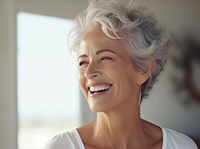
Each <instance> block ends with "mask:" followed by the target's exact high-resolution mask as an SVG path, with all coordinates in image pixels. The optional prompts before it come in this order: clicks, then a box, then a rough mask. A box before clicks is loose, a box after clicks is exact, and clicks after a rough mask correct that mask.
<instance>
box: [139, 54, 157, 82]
mask: <svg viewBox="0 0 200 149" xmlns="http://www.w3.org/2000/svg"><path fill="white" fill-rule="evenodd" d="M154 66H155V61H154V59H153V58H150V59H148V60H147V62H146V69H145V70H143V69H141V70H140V71H139V75H138V79H137V83H138V84H139V85H142V84H143V83H145V82H146V81H147V80H148V79H149V77H150V76H151V74H152V72H153V69H154Z"/></svg>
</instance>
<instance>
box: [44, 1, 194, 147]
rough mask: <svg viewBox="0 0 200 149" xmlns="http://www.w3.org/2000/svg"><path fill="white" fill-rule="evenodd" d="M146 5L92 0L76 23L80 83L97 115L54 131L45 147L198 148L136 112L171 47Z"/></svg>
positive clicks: (74, 46) (165, 34) (162, 66)
mask: <svg viewBox="0 0 200 149" xmlns="http://www.w3.org/2000/svg"><path fill="white" fill-rule="evenodd" d="M144 10H145V9H144V8H142V9H141V8H138V7H134V6H132V5H129V6H126V5H124V4H121V3H120V2H117V1H115V0H111V1H107V0H105V1H104V0H92V1H90V4H89V6H88V8H87V9H86V10H85V11H83V12H82V13H80V14H79V15H78V16H77V19H76V25H75V27H74V30H73V31H75V33H76V36H75V39H74V42H72V50H74V51H75V52H76V53H77V55H78V63H79V84H80V87H81V89H82V92H83V93H84V95H85V97H86V100H87V102H88V104H89V107H90V109H91V111H93V112H96V113H97V117H96V120H95V121H92V122H91V123H89V124H86V125H84V126H82V127H79V128H77V129H74V130H72V131H70V132H66V133H63V134H59V135H57V136H55V137H54V138H53V139H52V140H50V141H49V143H48V144H47V147H46V148H47V149H57V148H59V149H65V148H70V149H97V148H101V149H108V148H109V149H136V148H137V149H138V148H141V149H197V146H196V144H195V143H194V142H193V141H192V140H191V139H190V138H189V137H187V136H185V135H184V134H181V133H178V132H176V131H174V130H171V129H167V128H163V127H160V126H157V125H156V124H152V123H150V122H147V121H146V120H143V119H142V118H141V117H140V103H141V100H142V99H143V98H147V97H148V95H149V91H150V90H151V89H152V87H153V85H154V84H155V82H156V81H157V79H158V76H159V74H160V73H161V71H162V70H163V68H164V65H165V63H166V60H167V53H168V49H169V47H170V42H169V36H168V34H167V32H166V30H165V29H164V28H163V27H162V26H160V25H159V24H158V22H157V21H156V20H155V19H154V18H153V17H152V15H151V14H149V13H147V12H146V11H144Z"/></svg>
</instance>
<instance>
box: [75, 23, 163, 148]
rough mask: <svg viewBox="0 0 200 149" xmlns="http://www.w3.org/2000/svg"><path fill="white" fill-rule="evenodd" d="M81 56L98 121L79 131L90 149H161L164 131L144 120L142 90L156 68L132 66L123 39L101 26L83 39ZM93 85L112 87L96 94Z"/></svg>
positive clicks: (85, 84)
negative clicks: (141, 112)
mask: <svg viewBox="0 0 200 149" xmlns="http://www.w3.org/2000/svg"><path fill="white" fill-rule="evenodd" d="M80 49H81V50H80V51H79V53H78V55H79V58H78V62H79V83H80V87H81V89H82V91H83V93H84V95H85V97H86V99H87V102H88V104H89V107H90V109H91V110H92V111H93V112H97V118H96V120H95V121H93V122H91V123H89V124H87V125H85V126H82V127H80V128H78V129H77V130H78V132H79V134H80V136H81V139H82V141H83V144H84V146H85V148H86V149H147V148H148V149H161V148H162V132H161V129H160V128H159V127H158V126H156V125H154V124H151V123H149V122H146V121H144V120H142V119H141V118H140V107H139V106H138V102H139V97H140V89H141V85H142V83H144V82H145V81H146V80H147V79H148V78H149V75H150V72H151V70H152V67H153V63H152V61H150V62H149V65H148V69H147V70H146V71H142V70H139V69H136V68H135V67H134V65H133V64H132V60H131V55H130V53H129V52H128V51H127V50H126V49H125V48H124V46H123V43H122V41H121V40H116V39H110V38H108V37H107V36H106V35H105V34H104V33H103V32H102V30H101V28H100V26H96V27H93V28H91V29H90V30H89V31H88V32H87V33H86V34H85V35H84V37H83V39H82V41H81V45H80ZM91 86H109V87H110V88H109V89H108V90H106V91H104V92H98V93H94V94H92V93H91V92H90V91H89V90H88V89H89V87H91Z"/></svg>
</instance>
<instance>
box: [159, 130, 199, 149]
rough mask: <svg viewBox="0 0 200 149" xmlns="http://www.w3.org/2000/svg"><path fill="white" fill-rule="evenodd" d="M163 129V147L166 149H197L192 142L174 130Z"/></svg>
mask: <svg viewBox="0 0 200 149" xmlns="http://www.w3.org/2000/svg"><path fill="white" fill-rule="evenodd" d="M162 129H163V146H164V148H166V149H198V148H197V146H196V144H195V143H194V141H193V140H192V139H191V138H189V137H188V136H186V135H185V134H182V133H179V132H177V131H175V130H172V129H168V128H162Z"/></svg>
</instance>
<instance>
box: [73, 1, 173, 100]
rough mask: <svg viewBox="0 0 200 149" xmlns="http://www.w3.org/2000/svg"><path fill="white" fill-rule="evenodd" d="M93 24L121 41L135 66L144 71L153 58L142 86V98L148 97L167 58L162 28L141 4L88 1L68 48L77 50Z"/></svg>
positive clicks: (166, 45)
mask: <svg viewBox="0 0 200 149" xmlns="http://www.w3.org/2000/svg"><path fill="white" fill-rule="evenodd" d="M96 25H100V26H101V28H102V31H103V32H104V33H105V35H107V36H108V37H110V38H112V39H121V40H122V41H123V44H124V46H125V48H126V49H128V50H129V52H130V54H131V55H132V59H133V64H134V65H135V66H137V67H138V68H140V69H143V70H146V69H147V62H148V60H149V59H153V60H154V69H153V71H152V73H151V76H150V78H149V79H148V80H147V81H146V82H145V83H143V84H142V88H141V96H142V98H147V97H148V95H149V91H150V90H151V89H152V87H153V85H154V84H155V82H157V80H158V76H159V74H160V72H161V71H163V68H164V64H165V63H166V60H167V55H168V49H169V45H170V42H169V35H168V33H167V31H166V30H165V28H164V27H162V26H161V25H159V24H158V22H157V21H156V20H155V19H154V17H153V15H152V13H150V12H149V11H147V9H146V8H144V7H136V6H132V5H128V6H125V5H124V4H122V3H120V2H117V1H116V0H110V1H109V0H91V1H90V4H89V6H88V8H87V9H86V10H85V11H83V12H82V13H80V14H79V15H78V16H77V18H76V25H75V27H74V28H73V30H72V32H75V34H73V35H74V36H73V37H72V45H71V50H73V51H75V52H77V51H78V50H79V46H80V42H81V39H82V37H83V35H84V34H85V33H86V32H87V31H88V30H89V29H90V28H91V27H93V26H96Z"/></svg>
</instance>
